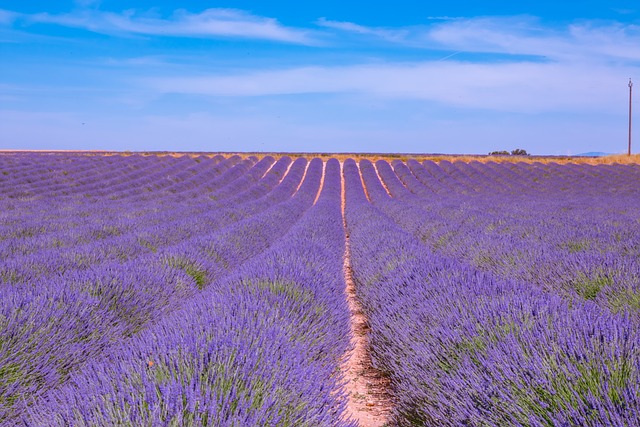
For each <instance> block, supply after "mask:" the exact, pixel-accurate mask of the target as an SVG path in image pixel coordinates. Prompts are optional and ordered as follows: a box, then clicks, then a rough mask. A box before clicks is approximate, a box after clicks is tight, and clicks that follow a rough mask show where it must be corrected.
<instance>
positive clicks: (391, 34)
mask: <svg viewBox="0 0 640 427" xmlns="http://www.w3.org/2000/svg"><path fill="white" fill-rule="evenodd" d="M316 24H317V25H318V26H320V27H324V28H329V29H332V30H338V31H344V32H349V33H355V34H361V35H367V36H375V37H379V38H381V39H384V40H389V41H395V42H402V41H404V40H407V38H408V37H409V35H410V30H409V29H390V28H380V27H366V26H363V25H358V24H355V23H353V22H345V21H331V20H328V19H326V18H320V19H318V20H317V21H316Z"/></svg>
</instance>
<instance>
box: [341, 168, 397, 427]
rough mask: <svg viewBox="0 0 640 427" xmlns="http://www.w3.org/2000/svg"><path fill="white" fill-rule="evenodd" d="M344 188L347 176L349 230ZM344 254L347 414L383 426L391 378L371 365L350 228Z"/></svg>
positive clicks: (368, 426)
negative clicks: (348, 335)
mask: <svg viewBox="0 0 640 427" xmlns="http://www.w3.org/2000/svg"><path fill="white" fill-rule="evenodd" d="M344 207H345V192H344V176H343V178H342V218H343V221H344V225H345V230H346V220H345V216H344ZM346 239H347V240H346V247H345V255H344V275H345V281H346V297H347V302H348V304H349V311H350V314H351V346H352V351H351V352H350V353H349V354H348V355H346V357H345V361H344V363H343V365H342V371H343V372H344V374H345V380H346V384H345V391H346V392H347V394H348V397H349V401H348V404H347V413H348V415H349V416H350V417H351V418H352V419H354V420H356V421H358V425H359V426H360V427H382V426H385V425H387V424H386V423H387V421H388V419H389V414H390V412H391V407H392V405H391V396H390V394H389V381H388V379H386V378H384V377H383V376H382V375H381V374H380V372H379V371H378V370H376V369H375V368H374V367H373V366H372V365H371V357H370V355H369V347H368V339H367V335H368V332H369V327H368V325H367V319H366V317H365V315H364V313H363V312H362V307H361V305H360V302H359V301H358V299H357V297H356V287H355V282H354V280H353V270H352V267H351V257H350V254H351V252H350V246H349V234H348V232H347V238H346Z"/></svg>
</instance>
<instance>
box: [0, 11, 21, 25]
mask: <svg viewBox="0 0 640 427" xmlns="http://www.w3.org/2000/svg"><path fill="white" fill-rule="evenodd" d="M18 17H19V14H17V13H15V12H11V11H10V10H3V9H0V24H2V25H6V24H11V23H12V22H13V21H15V20H16V19H17V18H18Z"/></svg>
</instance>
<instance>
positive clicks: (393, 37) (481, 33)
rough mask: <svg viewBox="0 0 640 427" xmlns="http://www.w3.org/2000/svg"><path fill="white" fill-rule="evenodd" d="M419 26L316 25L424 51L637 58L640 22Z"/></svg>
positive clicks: (502, 20)
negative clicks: (639, 24)
mask: <svg viewBox="0 0 640 427" xmlns="http://www.w3.org/2000/svg"><path fill="white" fill-rule="evenodd" d="M427 21H428V22H427V23H425V25H422V26H412V27H403V28H379V27H367V26H363V25H359V24H357V23H353V22H340V21H330V20H327V19H324V18H323V19H320V20H318V21H317V24H318V25H319V26H322V27H325V28H328V29H332V30H337V31H341V32H348V33H352V34H357V35H360V36H369V37H372V38H379V39H384V40H387V41H391V42H395V43H398V44H401V45H404V46H408V47H414V48H421V49H427V50H448V51H461V52H473V53H492V54H505V55H518V56H523V55H525V56H532V57H539V58H545V59H547V60H561V61H564V60H581V61H589V62H594V61H595V62H597V61H604V60H640V26H638V25H632V24H626V25H625V24H621V23H615V22H613V23H602V22H594V21H582V22H577V23H573V24H571V25H567V26H564V27H558V26H548V25H545V24H543V23H542V22H541V21H540V20H539V19H538V18H535V17H531V16H512V17H476V18H461V17H448V16H442V17H429V18H428V19H427Z"/></svg>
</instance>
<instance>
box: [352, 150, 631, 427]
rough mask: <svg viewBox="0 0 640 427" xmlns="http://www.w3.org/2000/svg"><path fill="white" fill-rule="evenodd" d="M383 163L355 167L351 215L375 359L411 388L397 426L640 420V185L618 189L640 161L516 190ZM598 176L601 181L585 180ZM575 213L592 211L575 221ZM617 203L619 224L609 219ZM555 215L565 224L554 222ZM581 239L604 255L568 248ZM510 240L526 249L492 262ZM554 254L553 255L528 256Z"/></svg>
mask: <svg viewBox="0 0 640 427" xmlns="http://www.w3.org/2000/svg"><path fill="white" fill-rule="evenodd" d="M376 166H377V167H374V165H373V164H372V163H371V162H369V161H367V160H363V161H361V162H360V164H359V168H358V167H357V166H356V164H355V163H354V162H352V161H350V162H349V161H348V162H347V163H346V165H345V178H346V189H347V205H346V220H347V228H348V231H349V234H350V238H351V249H352V262H353V268H354V274H355V279H356V284H357V286H358V289H359V292H360V297H361V299H362V302H363V306H364V309H365V311H366V313H367V316H368V318H369V323H370V325H371V331H372V332H371V340H372V342H371V347H372V356H373V359H374V364H375V365H376V367H377V368H378V369H381V370H382V371H384V372H385V373H387V375H389V376H390V377H391V381H392V385H393V388H394V390H395V394H396V398H397V402H396V408H395V414H394V422H395V423H397V424H398V425H438V426H440V425H443V426H444V425H446V426H459V425H472V426H487V425H500V426H502V425H509V426H634V425H637V422H638V419H640V418H638V416H639V414H640V412H639V411H640V403H639V402H640V399H639V397H640V385H639V384H640V330H639V328H638V326H639V324H640V322H638V307H637V306H636V301H637V298H638V281H637V277H638V272H639V268H640V262H638V261H639V257H638V252H637V248H638V245H637V242H638V240H637V239H638V234H639V233H638V231H640V230H638V228H639V227H638V224H639V221H638V220H639V219H640V210H639V209H638V198H637V196H638V194H637V190H636V189H633V188H626V191H628V192H629V193H631V196H630V197H627V196H626V195H625V196H623V197H620V198H618V197H617V196H615V197H614V196H611V194H615V193H617V192H618V191H621V190H620V188H618V187H616V179H621V178H622V179H624V181H625V182H627V180H629V179H631V178H632V177H633V176H634V174H637V170H631V171H630V172H631V173H630V174H629V175H631V176H625V175H624V173H625V172H627V171H622V172H623V174H622V175H623V176H622V177H618V176H617V175H613V176H605V177H600V176H598V177H591V178H590V177H588V176H586V177H582V178H581V179H576V182H574V183H571V182H570V181H569V180H568V179H567V180H559V179H557V181H556V185H560V186H562V185H566V188H564V189H563V188H554V186H553V185H551V184H549V183H547V184H544V183H543V184H541V186H542V188H541V189H540V190H532V189H531V188H529V189H522V188H518V189H517V190H515V189H514V190H511V191H509V190H508V189H505V188H504V186H506V182H509V181H508V180H506V179H505V181H504V182H505V184H503V186H501V185H500V184H499V183H495V184H492V183H493V182H495V181H496V180H494V181H491V180H488V183H487V185H486V186H485V187H482V186H481V185H478V181H477V180H473V179H471V178H466V179H465V178H463V177H462V176H460V177H458V180H457V182H458V183H460V186H459V187H453V186H447V185H445V182H447V183H448V184H451V183H453V182H454V181H453V173H448V174H447V173H443V174H442V175H441V176H440V177H439V178H438V177H437V176H438V175H437V174H436V173H429V174H427V172H428V170H426V169H427V167H428V168H430V169H432V172H433V171H435V172H437V171H442V168H440V167H439V166H436V165H434V164H427V165H423V166H421V165H419V164H415V163H413V164H411V166H412V167H413V169H414V170H416V174H415V175H414V174H410V172H409V171H408V170H407V169H406V166H405V165H403V164H401V163H396V164H394V166H395V170H396V171H397V172H398V174H397V175H396V174H394V171H393V169H392V168H391V167H390V166H389V164H388V163H386V162H384V161H380V162H377V165H376ZM424 166H427V167H424ZM485 168H486V167H481V168H480V169H481V170H484V169H485ZM522 169H524V170H530V168H522ZM450 172H453V171H450ZM398 176H400V177H402V180H403V181H404V182H405V183H406V184H407V185H406V186H404V185H402V183H401V181H400V179H399V178H398ZM417 176H420V177H421V178H422V182H420V181H419V180H418V179H417ZM380 177H381V178H382V180H383V182H384V186H383V183H382V182H381V181H380ZM551 178H552V179H553V175H552V176H551ZM585 181H591V182H585ZM361 182H364V184H365V185H366V191H367V192H366V195H365V192H364V191H363V187H362V184H361ZM420 183H422V184H423V185H422V186H421V185H419V184H420ZM535 183H536V181H533V180H532V181H527V180H525V179H521V180H520V181H519V182H518V181H516V182H514V186H518V185H522V184H526V185H527V186H530V187H534V188H535V185H536V184H535ZM427 185H429V186H427ZM456 185H457V184H456ZM463 185H464V187H463ZM594 185H602V186H603V187H602V188H600V189H595V190H594V189H593V188H592V189H587V188H585V187H588V186H594ZM473 187H475V188H476V189H475V190H472V188H473ZM620 187H621V188H623V187H624V185H621V186H620ZM412 190H413V191H412ZM389 193H391V195H393V196H394V197H391V195H390V194H389ZM495 193H501V195H500V196H499V197H498V196H496V195H495ZM576 199H577V200H576ZM536 201H537V202H538V203H539V204H538V203H536ZM587 201H589V203H587ZM521 202H522V203H523V204H524V205H525V206H526V208H525V209H524V212H523V213H522V215H518V213H517V212H518V211H519V210H520V209H522V207H518V206H517V205H518V204H519V203H521ZM623 207H624V209H623ZM572 209H575V210H579V212H580V213H581V214H582V215H580V217H579V218H572V217H571V216H570V215H571V211H572ZM620 210H623V211H622V212H619V211H620ZM566 212H570V213H566ZM603 212H604V213H603ZM614 213H618V214H619V216H620V217H621V218H620V219H619V221H617V222H616V221H615V220H611V219H609V217H608V216H607V214H608V215H614ZM589 214H591V216H589ZM523 217H524V218H523ZM545 217H548V218H549V222H551V223H552V224H555V226H554V227H549V226H544V225H543V223H544V218H545ZM529 218H531V219H529ZM529 221H531V222H533V224H539V225H540V226H539V227H538V228H536V227H535V225H531V222H529ZM561 221H564V222H561ZM523 223H524V224H526V225H527V226H529V227H530V228H524V226H523V225H522V224H523ZM489 225H493V228H491V227H488V226H489ZM588 226H591V227H598V228H597V229H596V230H592V229H590V228H589V227H588ZM495 227H499V229H500V231H499V232H497V233H495V232H494V230H495ZM512 227H513V228H512ZM523 228H524V230H530V231H529V233H525V232H524V230H523ZM604 230H608V231H610V232H614V230H617V231H618V232H619V233H621V235H622V236H626V238H628V239H629V240H626V241H625V242H621V241H620V239H618V238H612V237H611V236H607V235H606V233H603V231H604ZM594 231H595V232H594ZM545 233H549V234H545ZM500 237H501V238H502V239H501V238H500ZM478 240H479V242H478ZM505 240H506V242H504V241H505ZM575 241H580V242H582V241H587V242H589V243H590V245H589V246H588V247H591V245H592V246H593V247H595V248H602V250H600V251H593V253H589V252H588V251H585V252H587V253H586V254H584V255H583V254H581V253H580V251H578V250H575V248H572V247H571V246H569V247H566V246H567V245H569V244H570V243H571V242H575ZM454 243H455V244H454ZM465 244H466V245H468V246H470V247H466V246H465ZM458 245H459V246H458ZM505 247H506V248H511V251H513V253H514V257H513V258H510V259H507V260H501V259H499V258H498V260H499V261H502V262H503V264H500V265H499V266H500V268H495V266H494V264H492V263H489V264H488V265H487V261H486V260H487V259H491V258H490V257H491V256H493V257H497V255H496V254H499V255H500V256H503V257H506V256H509V255H510V254H511V252H509V251H508V250H506V249H505ZM605 248H606V250H605ZM632 248H636V251H635V252H633V250H632ZM475 251H483V252H481V253H485V254H487V255H486V256H485V257H478V256H474V255H477V254H476V253H475ZM500 251H502V252H500ZM518 251H521V253H519V252H518ZM546 251H548V252H549V254H548V256H552V257H555V259H544V258H542V260H541V258H533V259H527V257H531V255H528V254H532V253H540V254H542V255H544V254H545V252H546ZM612 253H613V254H615V253H618V254H619V257H615V256H611V255H612ZM542 255H541V256H542ZM581 255H582V256H581ZM543 261H544V262H543ZM607 261H608V262H609V263H607ZM591 263H595V264H591ZM558 264H560V266H558ZM509 266H511V269H510V268H509ZM548 266H553V267H554V270H553V271H552V272H548V271H545V269H546V268H548ZM522 271H528V272H529V275H527V276H525V275H524V274H522V273H521V272H522ZM616 273H617V274H616ZM594 274H597V276H593V275H594ZM602 277H606V278H607V281H606V282H605V281H604V280H603V279H601V278H602ZM576 278H582V280H580V281H578V280H576ZM601 282H602V284H601V285H600V283H601ZM594 283H597V284H598V285H599V286H596V285H594ZM600 292H603V293H606V296H605V297H602V298H599V293H600ZM634 298H635V299H634Z"/></svg>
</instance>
